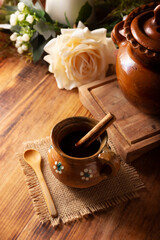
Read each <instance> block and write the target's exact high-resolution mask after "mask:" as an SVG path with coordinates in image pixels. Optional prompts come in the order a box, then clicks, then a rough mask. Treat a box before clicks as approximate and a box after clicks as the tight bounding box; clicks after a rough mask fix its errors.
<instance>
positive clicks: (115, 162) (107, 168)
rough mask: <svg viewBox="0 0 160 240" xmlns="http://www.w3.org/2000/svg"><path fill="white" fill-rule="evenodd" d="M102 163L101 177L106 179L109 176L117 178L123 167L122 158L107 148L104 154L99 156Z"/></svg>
mask: <svg viewBox="0 0 160 240" xmlns="http://www.w3.org/2000/svg"><path fill="white" fill-rule="evenodd" d="M98 159H99V160H100V162H101V168H100V175H101V176H102V177H103V178H105V179H106V177H108V176H116V175H117V173H118V171H119V169H120V165H121V163H120V162H121V161H120V157H119V156H117V155H116V154H115V153H114V152H113V151H112V150H111V149H110V148H109V147H107V146H106V147H105V148H104V149H103V152H101V153H100V154H99V155H98Z"/></svg>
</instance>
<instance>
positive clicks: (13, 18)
mask: <svg viewBox="0 0 160 240" xmlns="http://www.w3.org/2000/svg"><path fill="white" fill-rule="evenodd" d="M10 24H11V26H15V25H16V24H17V15H15V14H14V13H13V14H11V15H10Z"/></svg>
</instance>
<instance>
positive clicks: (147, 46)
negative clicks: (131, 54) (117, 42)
mask: <svg viewBox="0 0 160 240" xmlns="http://www.w3.org/2000/svg"><path fill="white" fill-rule="evenodd" d="M124 34H125V36H126V39H127V40H128V41H129V42H131V44H132V46H133V47H134V48H139V50H140V51H141V52H143V53H146V54H147V55H150V56H160V2H152V3H149V4H146V5H143V6H140V7H138V8H136V9H134V10H133V11H132V12H131V13H130V14H129V15H128V17H127V18H126V20H125V22H124Z"/></svg>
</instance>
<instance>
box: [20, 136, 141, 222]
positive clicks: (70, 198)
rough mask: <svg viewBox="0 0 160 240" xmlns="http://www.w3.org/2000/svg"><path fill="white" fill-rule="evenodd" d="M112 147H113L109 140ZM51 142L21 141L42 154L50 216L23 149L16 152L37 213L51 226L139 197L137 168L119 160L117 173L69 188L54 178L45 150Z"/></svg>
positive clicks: (139, 183) (139, 182) (25, 145)
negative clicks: (50, 200) (51, 209)
mask: <svg viewBox="0 0 160 240" xmlns="http://www.w3.org/2000/svg"><path fill="white" fill-rule="evenodd" d="M109 144H110V146H111V148H112V150H114V151H115V148H114V147H113V146H112V144H111V143H109ZM50 145H51V142H50V138H49V137H47V138H45V139H41V140H36V141H30V142H26V143H24V150H25V149H28V148H34V149H37V150H38V151H39V152H40V153H41V156H42V172H43V174H44V178H45V180H46V183H47V185H48V188H49V190H50V193H51V195H52V198H53V201H54V203H55V206H56V209H57V212H58V216H57V217H56V218H54V219H53V218H52V217H51V216H50V214H49V212H48V209H47V205H46V203H45V200H44V198H43V194H42V192H41V187H40V185H39V182H38V180H37V177H36V175H35V173H34V171H33V170H32V168H31V167H30V166H29V165H28V164H27V163H26V162H25V161H24V159H23V153H20V154H18V158H19V161H20V163H21V166H22V168H23V171H24V174H25V177H26V182H27V185H28V187H29V192H30V195H31V198H32V200H33V205H34V208H35V211H36V213H37V214H38V215H39V218H40V221H41V222H42V223H44V222H47V221H50V222H51V224H52V225H53V226H56V225H58V224H60V223H67V222H70V221H73V220H76V219H79V218H82V217H83V216H85V215H87V214H91V213H94V212H97V211H100V210H105V209H107V208H109V207H112V206H115V205H117V204H120V203H122V202H124V201H127V200H129V199H133V198H137V197H139V193H138V191H139V190H141V189H143V188H144V184H143V183H142V181H141V180H140V179H139V176H138V174H137V172H136V170H135V169H134V168H133V167H131V166H129V165H128V164H126V163H124V162H122V164H121V169H120V171H119V173H118V175H117V176H116V177H112V178H108V179H107V180H105V181H102V182H101V183H99V184H98V185H96V186H93V187H90V188H87V189H75V188H70V187H67V186H65V185H64V184H62V183H61V182H60V181H59V180H57V179H56V178H55V177H54V176H53V174H52V172H51V169H50V166H49V163H48V160H47V152H48V149H49V147H50Z"/></svg>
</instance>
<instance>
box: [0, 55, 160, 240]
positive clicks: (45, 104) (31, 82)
mask: <svg viewBox="0 0 160 240" xmlns="http://www.w3.org/2000/svg"><path fill="white" fill-rule="evenodd" d="M13 52H14V51H13ZM78 115H82V116H91V114H90V113H89V112H88V110H86V109H85V108H84V107H83V105H82V104H81V102H80V100H79V95H78V91H77V89H74V90H72V91H66V90H59V89H58V88H57V85H56V82H55V79H54V77H53V75H52V74H49V73H48V66H47V65H46V64H45V63H44V62H40V63H39V64H36V65H34V64H32V63H27V62H26V60H25V58H22V57H20V56H18V55H16V54H10V56H9V55H7V54H6V55H5V53H4V52H3V56H2V54H1V55H0V122H1V125H0V176H1V178H0V179H1V180H0V181H1V182H0V239H1V240H9V239H18V240H19V239H22V240H24V239H27V240H29V239H31V240H34V239H45V240H47V239H54V240H58V239H60V240H63V239H68V240H73V239H76V240H79V239H80V240H81V239H83V240H92V239H94V240H108V239H109V240H111V239H112V240H130V239H131V240H151V239H153V240H159V239H160V174H159V172H160V147H159V148H157V149H155V150H154V151H152V152H149V153H147V154H146V155H144V156H142V157H141V158H139V159H137V160H136V161H134V162H133V163H132V165H133V166H134V167H135V168H136V169H137V171H138V172H139V174H140V177H141V179H142V180H143V182H144V183H145V185H146V191H144V192H142V193H141V195H140V198H139V199H135V200H132V201H127V202H126V203H124V204H121V205H119V206H116V207H114V208H112V209H109V210H107V212H103V213H97V214H95V215H94V216H89V217H88V218H84V219H83V220H81V221H78V222H73V223H71V224H69V225H64V226H63V227H59V228H56V229H55V228H53V227H52V226H50V225H49V224H44V225H42V224H41V223H40V222H39V219H38V217H37V216H36V214H35V213H34V209H33V206H32V202H31V198H30V196H29V192H28V187H27V185H26V183H25V180H24V174H23V172H22V169H21V166H20V164H19V162H18V159H17V157H16V153H18V152H20V151H21V148H22V143H23V142H24V141H28V140H33V139H39V138H43V137H46V136H48V135H49V134H50V131H51V129H52V127H53V125H54V124H55V123H57V122H59V121H60V120H62V119H64V118H66V117H70V116H78Z"/></svg>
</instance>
